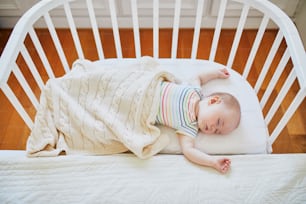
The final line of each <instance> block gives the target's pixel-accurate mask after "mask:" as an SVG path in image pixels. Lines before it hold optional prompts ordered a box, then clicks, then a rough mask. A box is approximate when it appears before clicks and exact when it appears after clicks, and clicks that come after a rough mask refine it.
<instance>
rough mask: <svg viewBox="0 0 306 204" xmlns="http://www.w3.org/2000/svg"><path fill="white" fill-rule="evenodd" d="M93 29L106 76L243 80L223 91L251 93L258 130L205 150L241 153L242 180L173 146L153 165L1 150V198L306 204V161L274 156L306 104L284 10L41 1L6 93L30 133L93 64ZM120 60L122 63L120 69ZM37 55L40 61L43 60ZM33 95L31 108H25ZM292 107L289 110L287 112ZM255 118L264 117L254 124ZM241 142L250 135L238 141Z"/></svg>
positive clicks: (258, 2)
mask: <svg viewBox="0 0 306 204" xmlns="http://www.w3.org/2000/svg"><path fill="white" fill-rule="evenodd" d="M75 2H78V3H79V4H74V3H75ZM233 4H234V5H235V6H237V7H238V8H241V9H239V11H238V12H237V15H238V17H235V15H232V14H229V12H230V11H229V10H228V8H229V7H230V6H231V5H233ZM76 5H80V6H79V7H78V6H76ZM212 7H214V8H218V9H217V12H215V13H216V16H214V15H210V16H209V15H208V11H209V9H210V8H212ZM82 9H83V13H82V12H81V10H82ZM84 11H86V12H85V14H84ZM63 19H64V20H63ZM233 22H235V23H236V27H235V33H234V37H233V40H232V42H231V46H230V50H229V54H228V56H227V57H225V58H227V60H226V61H225V62H220V61H218V59H217V56H218V52H220V50H218V46H219V43H220V41H219V39H220V35H221V32H222V31H223V29H226V28H230V26H232V25H233V24H232V23H233ZM41 27H42V28H46V29H45V32H47V34H46V35H48V37H49V38H50V39H52V42H53V43H54V47H53V48H52V49H51V48H50V49H48V48H46V47H44V46H43V44H44V42H43V39H40V38H39V37H38V35H37V30H36V29H37V28H41ZM62 27H65V28H69V30H70V33H71V36H72V39H73V44H74V47H75V52H76V53H77V56H76V57H75V58H74V59H71V56H70V52H72V51H71V50H67V49H65V48H64V47H63V45H64V41H65V38H64V39H60V38H59V35H58V34H59V32H60V29H61V28H62ZM83 28H86V29H90V30H91V34H92V35H91V39H93V43H92V44H91V46H93V48H91V49H90V50H91V52H95V53H96V58H95V59H91V60H92V61H94V64H95V66H113V65H118V64H119V65H127V64H128V65H131V64H132V65H133V64H135V63H139V62H141V63H142V62H144V61H145V62H147V61H146V60H149V61H150V60H153V61H154V63H156V64H159V66H160V67H162V68H164V69H168V70H169V71H170V72H172V73H174V74H177V75H178V77H180V78H181V79H185V78H187V76H189V75H191V74H193V73H195V72H196V70H198V69H202V68H203V67H208V66H212V67H224V66H225V67H227V68H228V69H229V70H230V71H231V73H232V77H233V81H239V80H240V82H239V83H236V82H234V83H236V84H235V85H234V86H232V85H230V84H228V83H225V84H223V85H222V86H221V88H225V89H228V90H230V91H233V92H235V93H237V94H238V95H239V94H240V97H241V100H242V101H241V102H242V103H244V105H243V106H244V107H245V108H246V111H245V112H244V113H245V115H244V116H243V117H245V118H246V121H248V122H252V121H254V124H255V125H254V124H253V123H243V124H242V126H244V129H242V130H239V132H234V133H233V135H232V136H231V137H228V138H227V139H225V140H226V142H224V143H226V144H221V145H219V146H218V145H216V144H215V142H218V143H222V141H223V139H221V140H219V139H217V140H214V139H211V138H206V139H204V140H203V141H199V142H200V143H201V144H203V146H206V147H207V146H209V147H208V149H205V148H204V150H205V151H207V152H209V153H212V154H230V155H231V156H230V157H231V158H232V170H231V172H230V173H229V174H228V175H220V174H218V173H217V172H215V171H214V170H211V169H208V168H204V167H198V166H195V165H193V164H191V163H189V162H188V161H186V160H185V159H184V157H183V156H182V155H177V153H180V152H179V151H180V150H179V149H178V146H177V144H176V143H175V141H173V140H174V139H173V138H172V140H171V144H170V145H169V147H168V149H167V150H164V152H163V153H167V154H158V155H156V156H154V157H152V158H151V159H148V160H140V159H137V158H135V156H133V155H132V154H118V155H108V156H82V155H68V156H60V157H48V158H27V157H26V153H25V151H6V150H1V151H0V162H1V166H0V169H1V171H0V177H1V181H0V189H1V190H0V200H2V201H4V202H9V203H11V202H12V203H18V202H21V203H28V202H31V203H33V202H34V203H35V202H37V203H41V202H43V201H49V202H50V201H51V200H52V202H55V203H59V202H61V203H62V202H73V203H75V202H82V203H84V202H87V203H89V202H90V203H91V202H97V203H137V202H138V203H205V201H206V202H212V203H219V202H225V203H229V202H231V203H282V202H283V203H288V202H290V203H303V202H305V201H306V196H305V195H306V194H305V192H306V180H305V175H306V173H305V172H306V155H305V154H282V155H277V154H266V153H269V152H271V145H272V144H273V143H274V141H275V140H276V139H277V137H278V136H279V135H280V134H281V133H282V131H283V129H284V128H285V127H286V125H287V124H288V123H289V120H290V118H291V117H292V115H293V114H294V112H295V111H296V110H297V109H298V108H299V106H300V104H301V103H302V102H303V101H304V99H305V95H306V56H305V51H304V48H303V45H302V42H301V40H300V37H299V34H298V32H297V30H296V28H295V26H294V24H293V23H292V21H291V20H290V18H289V17H288V16H287V15H286V14H285V13H284V12H283V11H281V10H280V9H279V8H278V7H276V6H275V5H273V4H272V3H271V2H269V1H262V0H244V1H242V0H220V1H209V0H197V1H196V0H195V1H185V0H175V1H174V0H173V1H158V0H152V1H149V0H146V1H140V0H138V1H137V0H130V1H123V0H121V1H120V0H117V1H115V0H108V1H107V0H104V1H95V0H75V1H74V0H43V1H40V2H39V3H37V4H36V5H34V6H33V7H32V8H31V9H30V10H29V11H28V12H27V13H25V14H24V15H23V17H22V18H21V19H20V20H19V22H18V23H17V24H16V26H15V28H14V30H13V32H12V34H11V36H10V39H9V41H8V43H7V45H6V47H5V49H4V51H3V53H2V56H1V58H0V87H1V91H2V92H3V93H4V95H5V96H6V97H7V98H8V100H9V101H10V102H11V104H12V105H13V107H14V108H15V110H16V111H17V112H18V114H19V115H20V117H21V118H22V119H23V120H24V124H25V125H26V126H28V128H29V129H31V128H32V127H33V125H34V117H35V113H36V110H37V109H38V107H39V95H40V93H41V90H42V89H43V87H44V84H45V83H46V81H47V80H48V79H49V78H55V77H60V76H62V75H64V74H67V73H69V72H70V69H71V66H72V62H73V61H75V60H76V59H86V54H85V53H86V52H85V51H86V49H88V47H87V46H88V45H87V44H84V43H82V42H81V40H80V38H79V35H78V34H79V32H80V31H81V30H82V29H83ZM124 29H130V30H132V31H133V36H131V38H130V39H128V41H127V43H128V44H129V45H130V48H131V50H133V51H134V55H133V56H126V54H125V50H124V49H125V48H123V46H122V43H123V41H124V40H123V39H124V38H123V36H122V34H123V33H124V32H122V30H124ZM163 29H171V30H172V37H171V47H169V50H168V53H169V55H168V57H164V56H160V47H161V46H160V43H162V42H161V41H160V40H161V32H162V30H163ZM186 29H187V30H188V29H189V31H191V32H193V38H192V42H191V50H190V52H189V54H188V57H185V56H183V57H181V56H182V55H180V53H178V50H179V47H180V42H179V41H178V39H179V35H180V34H181V32H183V31H184V30H186ZM208 29H213V30H212V31H213V32H212V33H213V38H212V41H211V42H209V43H207V44H204V45H203V42H206V41H205V39H204V37H203V35H201V34H202V32H203V31H205V30H208ZM248 29H253V30H255V31H256V32H255V33H256V36H255V37H254V40H253V42H252V46H251V49H250V50H249V51H245V50H244V49H240V48H239V44H240V40H241V39H242V36H243V34H244V32H246V31H247V30H248ZM269 29H273V30H275V31H276V33H277V35H276V36H275V39H274V41H273V43H272V46H271V48H268V49H269V51H268V52H267V53H268V54H267V56H266V60H265V61H264V62H263V63H258V62H256V56H257V55H259V54H261V53H259V52H260V46H262V44H263V43H264V41H263V39H264V35H265V32H266V31H269ZM105 30H107V31H109V33H108V34H111V36H112V38H111V39H112V40H113V41H112V42H113V43H111V45H112V46H111V47H109V46H108V47H105V46H104V45H105V44H104V43H103V42H104V38H106V37H105V33H103V31H105ZM144 31H149V32H150V33H151V34H152V39H150V40H151V42H152V47H151V48H149V49H148V48H147V49H146V48H144V47H143V46H142V42H143V41H144V40H147V39H143V38H142V37H141V36H142V35H141V33H142V32H144ZM107 39H108V38H107ZM26 41H27V42H31V43H25V42H26ZM125 43H126V42H125ZM29 44H30V46H29V47H27V45H29ZM108 45H109V44H108ZM203 46H204V47H206V48H207V47H209V48H208V54H207V55H205V56H204V55H201V53H202V51H203V50H201V49H203ZM280 49H284V50H283V52H281V53H282V56H280V57H279V56H278V57H279V60H275V58H277V57H276V55H277V53H279V52H278V51H279V50H280ZM50 50H53V51H52V53H50V52H51V51H50ZM148 50H149V52H148ZM54 51H55V52H54ZM109 52H112V53H113V54H115V56H116V57H112V58H111V59H108V58H109V57H108V56H110V55H109ZM148 53H149V54H148ZM34 55H35V57H36V58H37V57H38V59H39V61H37V60H34V57H33V56H34ZM144 55H151V56H152V59H149V58H148V57H145V58H142V56H144ZM241 55H242V56H243V55H245V56H246V57H245V61H244V62H240V61H239V62H237V61H236V60H235V59H236V58H235V57H236V56H241ZM58 70H61V71H58ZM250 73H253V75H252V76H254V73H255V76H257V78H256V79H254V78H251V77H250ZM118 74H119V73H118ZM15 79H17V80H15ZM247 81H248V82H249V84H248V83H247ZM16 84H17V86H16ZM240 85H242V87H239V86H240ZM216 86H219V85H218V83H212V84H210V85H209V86H208V87H206V90H207V91H208V92H209V91H211V90H214V89H215V87H216ZM16 87H17V88H16ZM243 87H247V88H245V89H244V88H243ZM250 90H251V93H249V91H250ZM245 94H246V95H245ZM248 94H250V98H248V96H249V95H248ZM246 96H247V97H246ZM24 97H26V98H27V100H26V102H24V100H21V98H24ZM254 97H255V98H254ZM257 97H258V99H259V100H258V101H257ZM285 98H286V103H284V102H283V101H284V99H285ZM287 101H290V103H289V104H287V103H288V102H287ZM253 106H254V107H255V108H254V109H252V108H253ZM250 112H252V114H254V113H255V116H254V115H251V117H250V116H249V118H248V113H250ZM259 112H260V113H259ZM256 113H258V114H257V115H256ZM257 116H258V117H257ZM253 117H256V119H254V118H253ZM258 118H259V121H258V120H257V119H258ZM261 119H262V120H261ZM262 124H264V126H262ZM248 128H249V129H248ZM165 131H167V130H165ZM238 133H239V137H237V135H235V134H238ZM169 134H171V133H169ZM207 144H209V145H207ZM169 153H170V154H169ZM237 154H238V155H237Z"/></svg>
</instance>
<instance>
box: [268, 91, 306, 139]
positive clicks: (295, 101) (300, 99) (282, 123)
mask: <svg viewBox="0 0 306 204" xmlns="http://www.w3.org/2000/svg"><path fill="white" fill-rule="evenodd" d="M305 94H306V89H300V90H299V92H298V93H297V95H296V96H295V98H294V99H293V101H292V102H291V103H290V106H289V107H288V108H287V110H286V112H285V114H284V115H283V117H282V118H281V120H280V121H279V122H278V124H277V126H276V127H275V129H274V130H273V132H272V134H271V136H270V137H269V141H270V144H273V143H274V142H275V140H276V138H277V137H278V136H279V134H280V133H281V131H282V130H283V129H284V127H285V126H286V124H287V123H288V121H289V120H290V118H291V117H292V115H293V114H294V112H295V110H296V109H297V108H298V107H299V105H300V104H301V103H302V102H303V100H304V98H305Z"/></svg>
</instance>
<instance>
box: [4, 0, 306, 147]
mask: <svg viewBox="0 0 306 204" xmlns="http://www.w3.org/2000/svg"><path fill="white" fill-rule="evenodd" d="M73 1H74V0H42V1H40V2H39V3H37V4H36V5H35V6H33V7H32V8H31V9H30V10H29V11H27V12H26V13H25V14H24V15H23V17H22V18H21V19H20V20H19V21H18V23H17V24H16V26H15V28H14V30H13V32H12V34H11V36H10V38H9V41H8V43H7V46H6V47H5V49H4V51H3V54H2V56H1V58H0V67H1V69H0V87H1V90H2V92H3V93H4V94H5V95H6V96H7V98H8V99H9V101H10V102H11V103H12V104H13V106H14V108H15V109H16V111H17V112H18V113H19V115H20V116H21V118H22V119H23V120H24V122H25V124H26V125H27V126H28V127H29V128H30V129H31V127H32V126H33V119H34V118H33V116H30V114H29V113H28V112H27V110H26V108H25V105H24V104H22V103H21V102H20V100H19V99H18V96H17V95H18V94H16V93H15V92H14V90H12V89H11V87H10V85H9V83H8V81H9V78H10V76H11V75H14V76H15V77H16V79H17V80H18V82H19V83H20V85H21V87H22V89H23V91H24V93H25V94H26V95H27V97H28V98H29V100H30V102H31V105H32V106H33V107H34V108H35V109H37V108H38V106H39V101H38V97H37V96H36V93H35V91H34V90H33V88H32V87H31V85H29V83H28V82H27V79H26V77H25V76H24V75H23V72H22V71H21V70H23V69H29V70H30V72H31V73H32V75H33V77H34V79H35V81H36V83H37V86H38V87H39V89H40V90H41V89H42V88H43V86H44V83H45V82H46V79H43V78H42V76H41V75H40V73H39V68H38V67H37V66H36V65H35V63H34V62H33V60H32V57H31V55H30V54H29V51H28V49H27V47H25V44H24V42H25V39H26V38H27V37H29V38H30V39H31V41H32V42H33V44H34V46H35V49H36V51H37V53H38V55H39V58H40V60H41V62H42V64H43V66H44V69H45V71H46V72H47V74H48V78H54V77H55V74H54V72H53V70H52V67H51V65H50V62H49V60H48V58H47V55H46V52H47V50H44V49H43V47H42V45H41V42H40V40H39V38H38V36H37V34H36V31H35V28H36V26H37V24H40V23H41V21H43V22H44V24H45V27H46V28H47V29H48V31H49V33H50V36H51V37H52V40H53V42H54V45H55V47H56V50H57V53H58V56H59V59H60V63H61V64H62V66H63V68H64V70H65V72H66V73H67V72H69V71H70V65H69V63H68V60H67V57H66V55H65V53H64V51H63V48H62V46H61V43H60V40H59V38H58V35H57V33H56V26H55V24H54V23H53V20H52V15H51V13H52V12H51V11H52V10H53V9H55V8H58V7H60V9H62V10H64V12H65V14H66V19H67V22H68V26H69V29H70V32H71V34H72V37H73V41H74V45H75V47H76V51H77V54H78V57H79V58H85V56H84V53H83V50H82V45H81V42H80V39H79V37H78V27H77V25H76V22H75V20H74V18H73V12H72V8H71V6H70V3H71V2H73ZM182 1H183V0H175V5H174V6H173V8H174V14H173V16H171V17H172V18H173V25H172V27H171V28H172V31H173V34H172V47H171V59H173V60H179V59H178V58H177V48H178V35H179V31H180V29H182V28H181V27H180V11H181V8H182V7H181V6H182ZM232 1H233V2H236V3H239V4H241V5H242V10H241V14H240V17H239V22H238V26H237V29H236V33H235V36H234V40H233V43H232V48H231V52H230V55H229V57H228V60H227V63H226V64H225V65H226V66H228V67H229V68H230V67H232V66H233V62H234V60H235V56H236V55H237V52H238V51H239V50H238V46H239V42H240V39H241V36H242V34H243V31H244V29H247V28H246V27H245V23H246V21H247V19H248V18H249V17H248V14H249V11H250V9H254V10H257V11H259V12H260V13H262V14H263V16H262V19H261V22H260V25H259V26H258V31H257V34H256V37H255V40H254V42H253V46H252V49H251V51H250V53H249V55H248V58H247V62H246V64H245V65H244V67H243V68H242V70H243V72H242V73H241V74H242V76H243V77H244V78H246V79H248V75H249V73H250V72H251V71H252V69H254V68H253V67H254V66H252V65H253V63H254V59H255V56H256V53H257V51H258V48H259V46H260V43H261V41H262V39H263V35H264V32H265V31H266V30H267V29H268V24H269V23H271V22H273V26H274V27H275V28H276V29H278V33H277V36H276V38H275V40H274V42H273V45H272V47H271V49H270V51H269V54H268V56H267V58H266V61H265V63H264V64H263V66H262V67H261V72H260V74H259V76H258V79H257V81H256V84H255V85H254V91H255V92H256V93H257V94H259V90H265V92H264V93H263V94H262V96H261V97H260V105H261V107H262V110H263V111H264V109H267V110H266V111H265V112H266V114H265V122H266V123H267V125H268V126H269V124H270V122H271V120H272V119H273V117H274V115H275V114H276V112H277V110H278V109H279V108H280V106H281V104H282V101H283V100H284V98H285V97H286V95H287V94H288V92H289V91H290V88H291V86H292V85H293V84H294V83H296V84H297V86H298V90H297V92H296V93H294V97H292V101H291V103H290V105H289V106H287V108H286V111H285V113H284V114H283V115H282V117H281V120H280V121H278V123H277V125H276V126H274V127H269V132H270V138H269V140H270V143H271V144H273V143H274V141H275V140H276V139H277V137H278V136H279V135H280V133H281V131H282V130H283V129H284V127H285V126H286V125H287V123H288V122H289V120H290V118H291V117H292V115H293V114H294V112H295V111H296V110H297V109H298V107H299V106H300V104H301V103H302V102H303V100H304V98H305V96H306V55H305V51H304V47H303V44H302V41H301V39H300V37H299V34H298V31H297V29H296V27H295V26H294V24H293V22H292V21H291V19H290V18H289V17H288V16H287V15H286V14H285V13H284V12H283V11H282V10H281V9H279V8H278V7H276V6H275V5H273V4H272V3H270V2H269V1H261V0H232ZM84 2H85V5H86V7H87V9H88V18H89V21H90V25H88V26H89V28H90V29H92V32H93V36H94V40H95V45H96V49H97V53H98V56H99V60H105V59H106V58H105V56H104V52H105V50H104V49H103V44H102V41H101V36H100V35H99V28H100V27H99V25H98V21H97V13H96V12H95V9H94V5H93V1H92V0H86V1H85V0H84ZM105 2H106V3H107V4H108V5H107V7H106V9H108V11H109V13H107V14H105V16H107V17H108V18H109V19H110V22H111V29H112V31H113V38H114V42H115V43H114V45H115V50H116V54H117V58H118V59H121V58H124V56H123V54H122V47H121V42H120V33H119V29H120V28H121V26H120V24H121V25H122V23H120V20H121V19H119V18H117V13H116V8H117V7H116V5H117V3H118V1H115V0H108V1H105ZM208 2H209V1H208V0H198V1H196V3H197V10H196V13H194V14H193V15H192V18H194V25H191V26H190V27H191V28H193V29H194V35H193V42H192V51H191V56H190V60H200V59H197V52H198V47H199V36H200V32H201V29H203V22H202V20H203V6H204V5H205V3H208ZM228 2H229V0H220V8H219V12H218V16H217V18H216V19H217V20H216V23H215V27H214V37H213V41H212V46H211V49H210V54H209V59H207V60H209V61H215V56H216V52H217V47H218V42H219V37H220V33H221V31H222V29H223V28H222V26H223V21H224V18H225V14H226V7H227V4H228ZM152 5H153V6H152V16H151V19H152V26H151V29H153V57H154V58H156V59H160V57H159V31H160V29H161V27H162V26H161V21H160V19H161V18H162V17H161V15H160V12H159V11H160V9H161V8H160V6H161V5H162V4H160V2H159V1H158V0H153V1H152ZM130 6H131V9H132V12H131V13H132V15H131V16H129V18H131V19H132V20H131V21H132V24H131V25H129V26H128V27H130V28H131V29H133V33H134V39H133V42H134V46H135V58H140V57H141V56H142V51H141V48H142V47H141V43H140V30H141V26H140V23H139V22H141V20H142V19H141V18H142V16H140V15H138V10H139V8H138V7H137V6H138V4H137V0H130ZM124 26H126V25H124ZM283 40H284V41H285V42H286V45H287V48H286V50H285V52H284V54H283V56H282V58H281V60H280V61H279V63H278V66H277V68H276V70H275V72H274V74H273V77H272V78H271V79H270V83H269V84H268V86H267V87H263V82H264V80H267V79H266V77H267V76H268V75H267V73H268V72H269V69H270V66H271V63H272V61H273V59H274V57H275V55H276V52H277V50H278V48H279V46H280V44H281V42H282V41H283ZM18 56H22V57H23V58H24V60H25V62H26V64H27V67H21V66H19V65H18V64H17V62H16V61H17V58H18ZM289 61H290V63H289ZM290 65H292V67H291V68H289V69H290V70H291V71H290V74H289V75H288V76H287V78H286V80H285V83H284V84H283V85H282V86H281V88H280V90H278V95H277V97H276V98H274V99H273V98H272V99H271V98H270V97H272V92H273V90H274V89H275V86H276V84H277V83H279V82H278V81H279V79H280V78H281V75H282V74H283V72H284V70H285V69H288V66H290ZM233 68H234V69H235V67H233ZM269 100H272V101H273V104H272V105H271V106H270V107H268V108H267V106H266V104H267V101H269Z"/></svg>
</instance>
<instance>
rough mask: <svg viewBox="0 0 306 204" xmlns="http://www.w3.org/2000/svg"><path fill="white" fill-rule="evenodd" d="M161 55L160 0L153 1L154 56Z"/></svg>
mask: <svg viewBox="0 0 306 204" xmlns="http://www.w3.org/2000/svg"><path fill="white" fill-rule="evenodd" d="M158 56H159V0H154V1H153V57H154V58H158Z"/></svg>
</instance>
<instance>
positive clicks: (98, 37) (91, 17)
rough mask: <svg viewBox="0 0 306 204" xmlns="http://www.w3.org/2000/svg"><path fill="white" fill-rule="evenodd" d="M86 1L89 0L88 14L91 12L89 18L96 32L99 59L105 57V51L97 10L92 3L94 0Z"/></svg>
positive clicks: (93, 30)
mask: <svg viewBox="0 0 306 204" xmlns="http://www.w3.org/2000/svg"><path fill="white" fill-rule="evenodd" d="M86 2H87V7H88V14H89V18H90V23H91V27H92V32H93V34H94V39H95V43H96V48H97V51H98V55H99V59H104V52H103V48H102V44H101V38H100V34H99V29H98V25H97V20H96V15H95V11H94V8H93V5H92V0H87V1H86Z"/></svg>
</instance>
